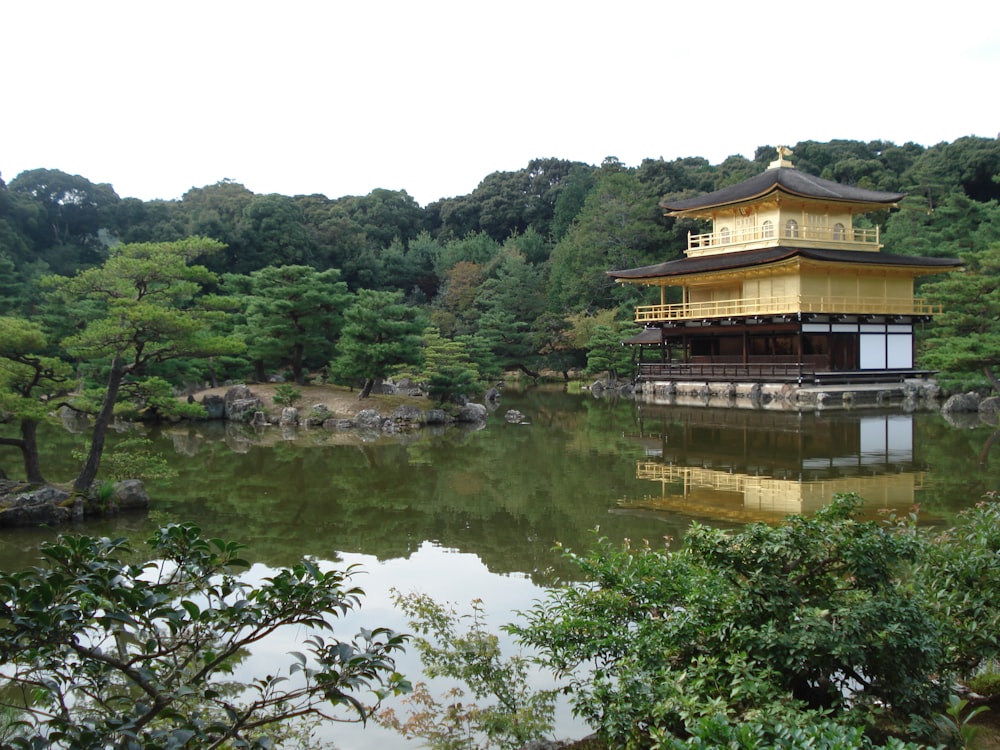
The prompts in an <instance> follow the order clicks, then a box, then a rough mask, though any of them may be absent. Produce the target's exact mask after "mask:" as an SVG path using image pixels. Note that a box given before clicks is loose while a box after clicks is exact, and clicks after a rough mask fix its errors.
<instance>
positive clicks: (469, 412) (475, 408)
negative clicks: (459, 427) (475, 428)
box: [455, 403, 489, 423]
mask: <svg viewBox="0 0 1000 750" xmlns="http://www.w3.org/2000/svg"><path fill="white" fill-rule="evenodd" d="M488 416H489V412H488V411H486V407H485V406H483V405H482V404H473V403H468V404H466V405H465V406H462V407H460V408H459V410H458V412H457V413H456V414H455V419H456V420H457V421H459V422H472V423H476V422H485V421H486V418H487V417H488Z"/></svg>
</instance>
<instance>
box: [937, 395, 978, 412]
mask: <svg viewBox="0 0 1000 750" xmlns="http://www.w3.org/2000/svg"><path fill="white" fill-rule="evenodd" d="M980 400H981V399H980V398H979V394H978V393H956V394H955V395H954V396H951V397H950V398H949V399H948V400H947V401H945V402H944V406H942V407H941V411H942V413H944V414H952V413H954V412H974V411H979V402H980Z"/></svg>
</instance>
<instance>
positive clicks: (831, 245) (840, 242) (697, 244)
mask: <svg viewBox="0 0 1000 750" xmlns="http://www.w3.org/2000/svg"><path fill="white" fill-rule="evenodd" d="M779 245H793V246H795V247H818V248H828V249H831V250H869V251H877V250H879V249H880V248H881V247H882V244H881V238H880V233H879V228H878V227H874V228H872V229H860V228H857V227H853V226H850V225H846V224H841V223H836V224H834V225H833V226H809V225H806V224H800V223H799V222H798V221H796V220H795V219H788V220H787V221H785V223H784V224H783V225H782V226H780V227H779V226H775V224H774V223H773V222H771V221H770V220H766V221H764V222H762V223H761V224H758V225H755V226H752V227H745V228H737V229H729V228H726V227H723V228H722V229H718V230H716V231H714V232H708V233H706V234H690V233H689V234H688V250H687V254H688V255H708V254H711V253H718V252H731V251H735V250H755V249H757V248H762V247H775V246H779Z"/></svg>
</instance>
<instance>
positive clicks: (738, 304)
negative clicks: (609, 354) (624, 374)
mask: <svg viewBox="0 0 1000 750" xmlns="http://www.w3.org/2000/svg"><path fill="white" fill-rule="evenodd" d="M796 313H818V314H824V313H826V314H831V315H833V314H836V315H938V314H940V313H941V305H933V304H930V303H928V302H926V301H925V300H923V299H917V298H900V299H893V298H886V297H853V296H829V297H809V296H802V295H786V296H782V297H759V298H754V297H748V298H743V299H728V300H713V301H711V302H687V303H680V304H673V305H640V306H639V307H636V308H635V322H636V323H662V322H668V321H675V320H708V319H711V318H748V317H755V316H763V315H794V314H796Z"/></svg>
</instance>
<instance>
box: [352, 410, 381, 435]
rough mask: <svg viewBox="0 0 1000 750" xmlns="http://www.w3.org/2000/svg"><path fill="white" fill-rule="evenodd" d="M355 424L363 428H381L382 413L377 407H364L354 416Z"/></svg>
mask: <svg viewBox="0 0 1000 750" xmlns="http://www.w3.org/2000/svg"><path fill="white" fill-rule="evenodd" d="M354 424H355V425H356V426H357V427H358V428H359V429H363V430H381V429H382V415H381V414H379V413H378V412H377V411H376V410H375V409H362V410H361V411H359V412H358V413H357V414H356V415H355V416H354Z"/></svg>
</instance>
